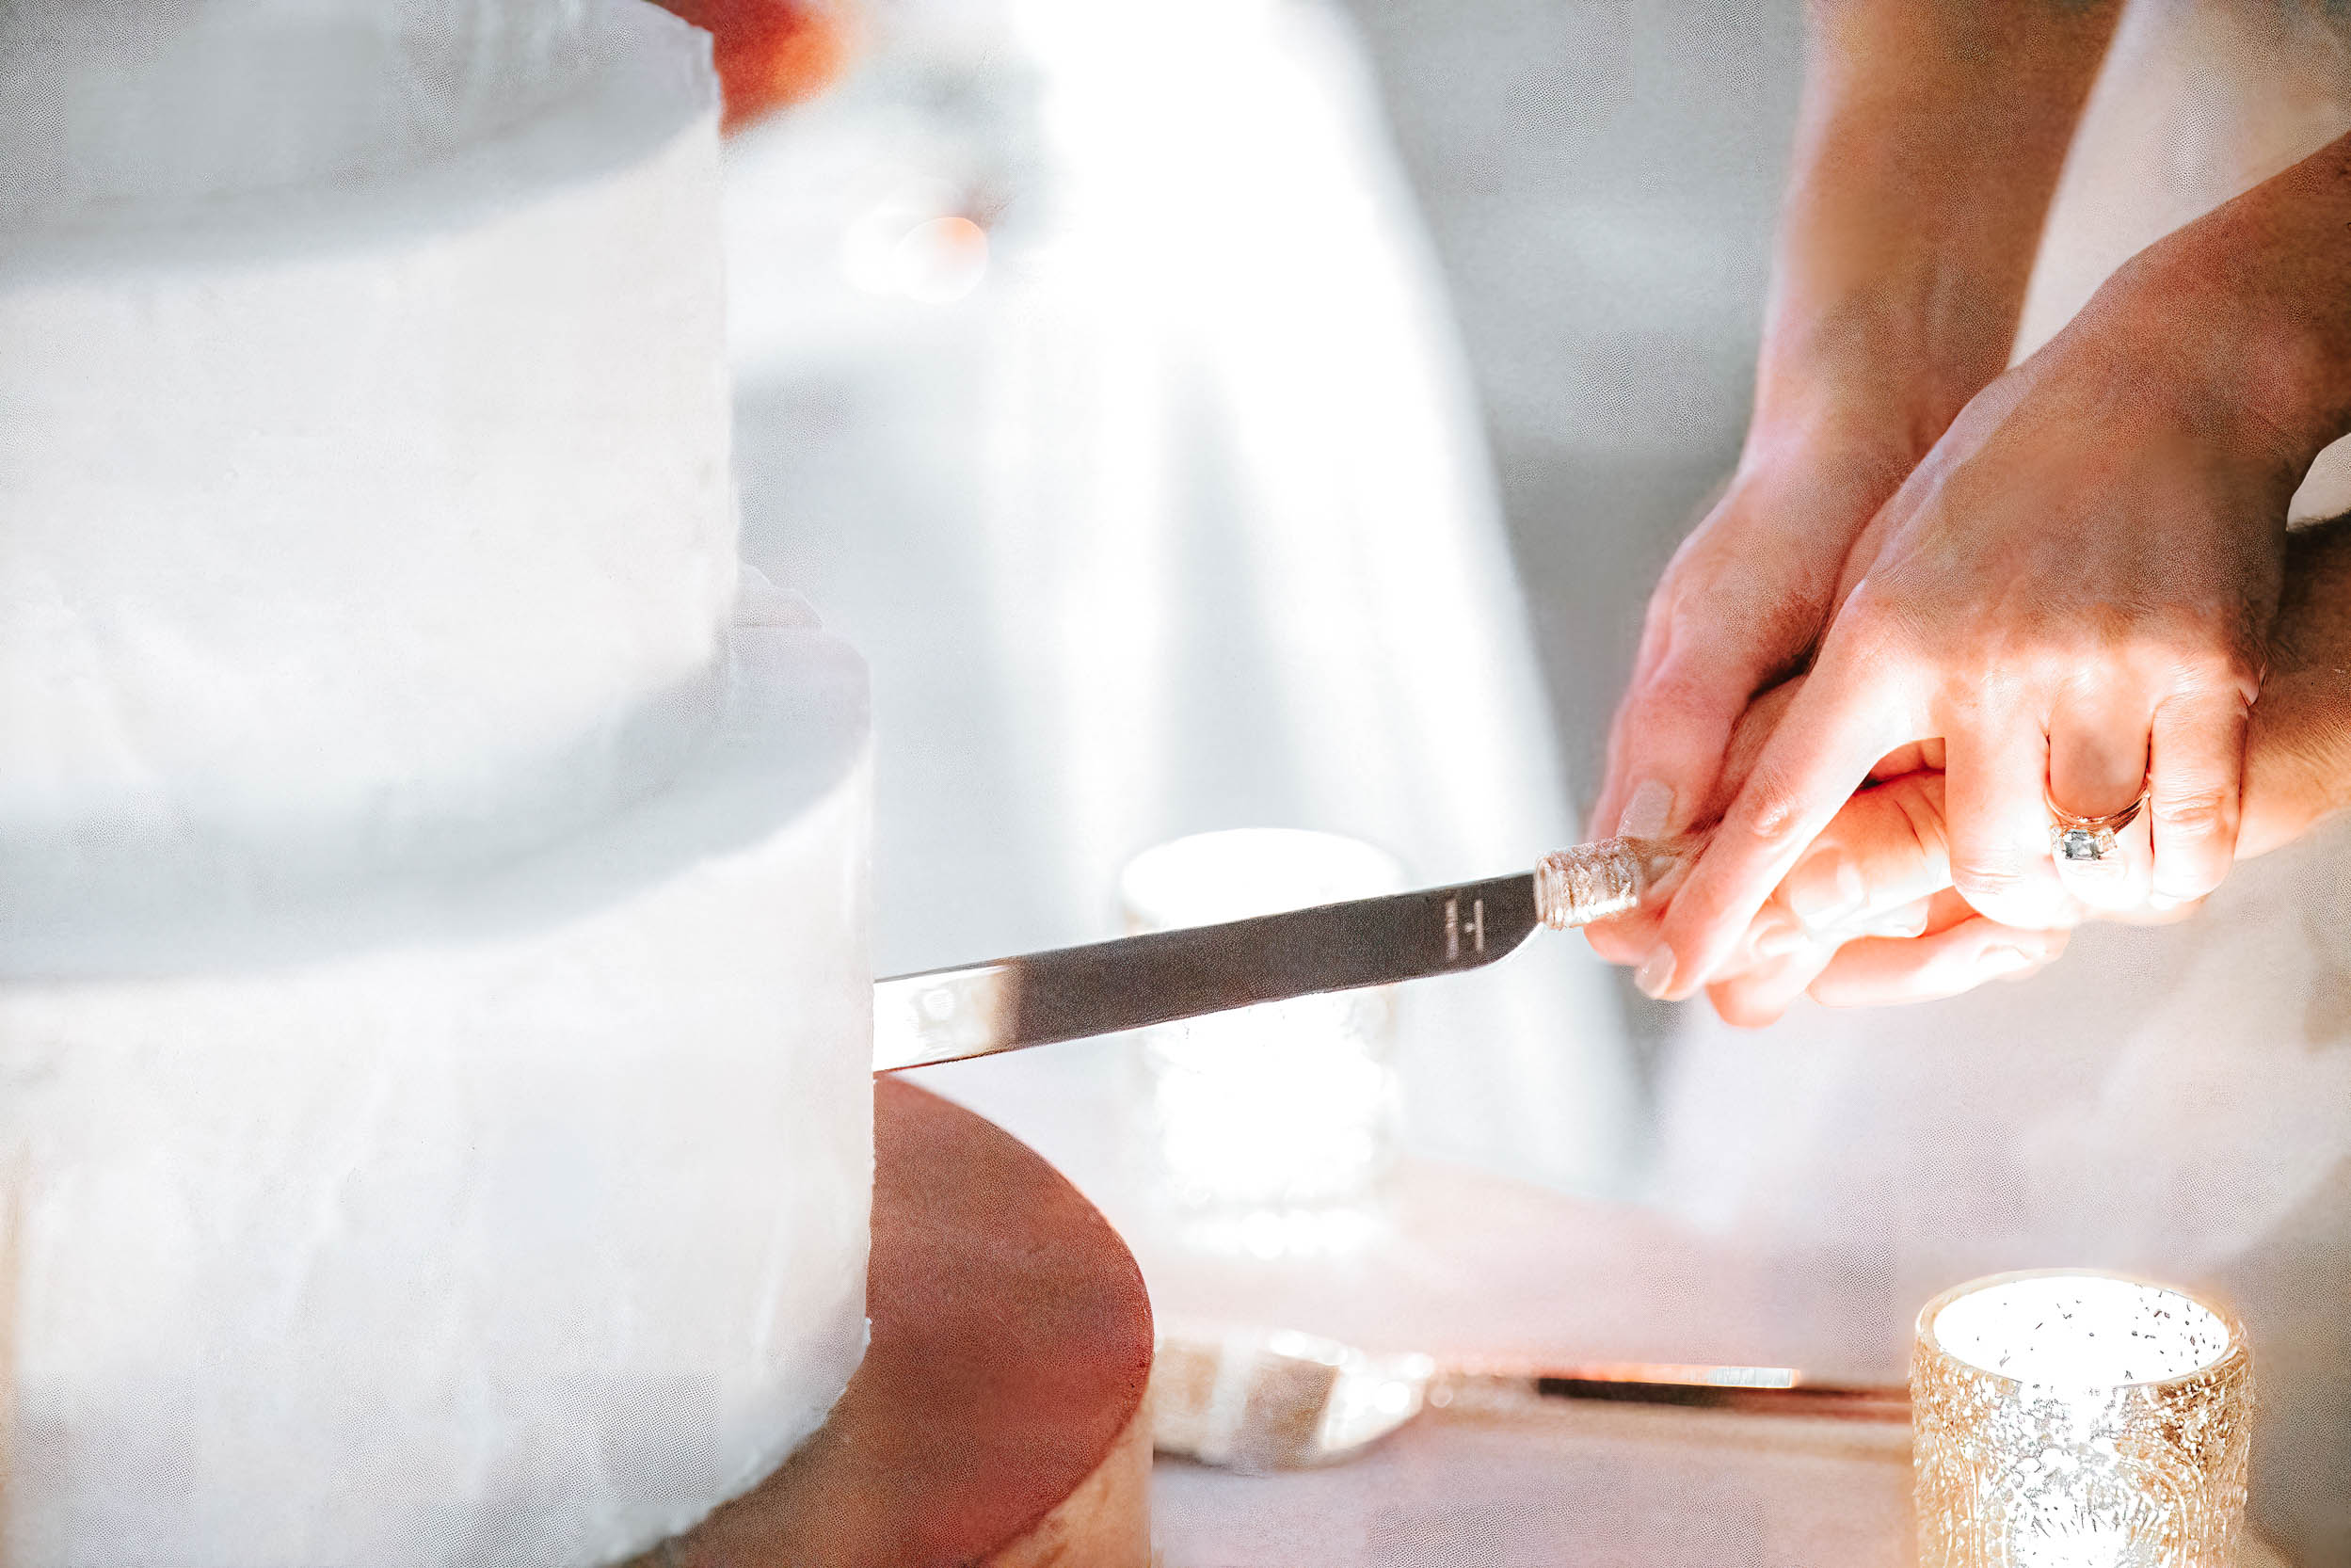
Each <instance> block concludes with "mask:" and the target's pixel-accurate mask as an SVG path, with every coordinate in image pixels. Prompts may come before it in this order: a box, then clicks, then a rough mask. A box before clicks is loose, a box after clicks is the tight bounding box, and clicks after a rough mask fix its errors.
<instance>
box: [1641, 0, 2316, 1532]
mask: <svg viewBox="0 0 2351 1568" xmlns="http://www.w3.org/2000/svg"><path fill="white" fill-rule="evenodd" d="M2346 129H2351V10H2346V9H2345V8H2341V7H2324V8H2322V7H2318V6H2315V5H2313V6H2309V7H2305V6H2302V5H2297V4H2292V3H2287V4H2279V3H2277V0H2242V3H2239V4H2233V5H2232V4H2228V3H2225V0H2204V3H2201V4H2199V3H2194V0H2153V3H2148V0H2140V3H2139V4H2137V5H2135V7H2134V8H2132V9H2131V11H2130V12H2129V13H2127V14H2126V18H2125V21H2124V23H2123V26H2122V30H2121V32H2120V34H2119V37H2118V39H2117V40H2116V43H2115V47H2114V51H2113V54H2112V56H2110V59H2109V61H2108V65H2107V68H2106V71H2105V73H2104V75H2103V77H2102V79H2101V81H2100V84H2099V86H2098V88H2097V90H2096V92H2095V93H2094V95H2093V97H2092V100H2091V104H2090V106H2089V109H2088V111H2087V117H2086V120H2085V123H2084V126H2083V129H2082V133H2081V136H2080V137H2079V138H2078V140H2077V143H2076V146H2075V149H2074V152H2073V155H2072V158H2071V161H2070V163H2069V165H2068V168H2067V171H2066V174H2065V178H2064V181H2063V184H2062V187H2061V189H2060V193H2059V196H2058V199H2057V203H2056V207H2055V211H2054V212H2053V214H2052V217H2051V223H2050V228H2049V231H2048V233H2047V235H2046V237H2045V240H2044V244H2043V249H2042V254H2041V257H2040V260H2039V265H2038V268H2037V270H2036V273H2035V277H2034V281H2033V288H2032V294H2031V297H2030V302H2029V305H2028V307H2027V311H2026V319H2025V325H2024V330H2023V338H2022V341H2021V344H2020V353H2022V352H2025V351H2029V350H2030V349H2031V348H2032V347H2034V346H2037V345H2038V344H2039V343H2040V342H2042V341H2045V340H2046V339H2047V338H2048V337H2049V336H2050V335H2051V334H2052V333H2054V332H2055V330H2057V329H2058V328H2060V327H2061V326H2062V325H2063V324H2064V322H2065V321H2066V320H2067V319H2068V318H2069V317H2070V316H2071V314H2072V313H2073V312H2074V311H2075V310H2076V309H2077V308H2078V307H2079V306H2080V304H2081V303H2082V302H2083V301H2084V300H2085V299H2087V297H2088V296H2089V295H2090V294H2091V293H2092V292H2093V291H2094V290H2095V289H2096V287H2097V286H2098V284H2099V283H2100V282H2101V281H2103V280H2104V278H2105V277H2106V275H2107V274H2108V273H2109V272H2111V271H2112V270H2113V268H2114V267H2115V266H2116V265H2117V264H2119V263H2120V262H2121V261H2122V260H2123V259H2125V258H2126V257H2127V256H2129V255H2130V254H2131V253H2132V252H2134V251H2135V250H2136V249H2138V248H2140V247H2141V246H2143V245H2145V244H2146V243H2148V242H2149V241H2151V240H2152V239H2154V238H2156V237H2158V236H2159V235H2161V234H2163V233H2165V232H2168V231H2169V230H2171V229H2172V228H2174V227H2176V226H2178V225H2179V224H2181V223H2183V222H2185V221H2187V220H2188V219H2190V218H2193V217H2195V216H2198V215H2199V214H2200V213H2202V212H2204V211H2206V210H2208V209H2210V208H2211V207H2212V206H2214V205H2215V204H2217V203H2218V202H2219V201H2221V200H2226V199H2227V198H2228V197H2229V196H2231V195H2233V194H2234V193H2236V192H2237V191H2240V190H2242V189H2244V188H2246V187H2247V186H2248V185H2250V184H2255V183H2257V182H2259V181H2260V180H2262V179H2263V178H2265V177H2267V176H2268V175H2270V174H2272V173H2274V172H2276V171H2277V170H2279V169H2280V168H2284V167H2286V166H2287V165H2289V164H2291V163H2293V162H2295V161H2296V160H2297V159H2299V158H2301V157H2303V156H2305V155H2307V154H2308V153H2309V152H2312V151H2314V150H2315V149H2316V148H2318V147H2319V146H2322V145H2324V144H2325V143H2326V142H2327V141H2329V140H2331V139H2332V138H2333V137H2335V136H2340V135H2342V134H2343V132H2344V131H2345V130H2346ZM2328 308H2330V309H2336V310H2341V309H2343V308H2345V304H2344V302H2342V301H2335V302H2330V304H2329V306H2328ZM2344 456H2346V454H2345V451H2344V449H2343V447H2341V446H2338V447H2336V448H2333V449H2330V451H2329V452H2328V454H2327V457H2326V458H2325V459H2324V460H2323V461H2322V465H2321V471H2320V472H2316V473H2314V474H2313V476H2312V479H2311V483H2310V484H2309V485H2307V486H2306V487H2305V488H2304V491H2303V493H2302V495H2301V496H2300V497H2298V498H2297V501H2296V506H2295V511H2296V514H2297V515H2298V516H2303V517H2309V516H2317V515H2331V514H2333V513H2336V512H2340V511H2342V510H2343V509H2345V508H2346V507H2351V488H2346V487H2345V486H2344V484H2343V475H2344V469H2345V465H2344V463H2343V458H2344ZM1689 1013H1690V1016H1689V1019H1688V1024H1687V1030H1686V1032H1685V1033H1684V1034H1683V1035H1682V1037H1681V1038H1679V1039H1678V1040H1677V1041H1676V1042H1675V1043H1674V1046H1673V1048H1672V1050H1671V1055H1670V1058H1669V1061H1668V1064H1667V1067H1666V1072H1665V1078H1664V1082H1663V1085H1662V1096H1663V1104H1662V1107H1661V1113H1662V1116H1663V1153H1662V1157H1661V1164H1660V1169H1659V1171H1658V1173H1657V1178H1658V1184H1659V1192H1660V1194H1661V1196H1662V1197H1663V1199H1664V1201H1666V1202H1668V1203H1669V1204H1671V1206H1672V1207H1674V1208H1676V1209H1678V1210H1679V1211H1681V1212H1682V1213H1684V1214H1686V1215H1688V1216H1691V1217H1693V1218H1695V1219H1697V1220H1699V1221H1700V1222H1701V1223H1703V1224H1707V1225H1708V1226H1710V1227H1712V1228H1714V1229H1716V1230H1718V1231H1719V1232H1720V1233H1722V1234H1724V1235H1725V1236H1728V1237H1733V1238H1735V1239H1736V1240H1737V1241H1738V1242H1739V1244H1742V1245H1745V1246H1750V1247H1752V1248H1753V1249H1754V1250H1756V1251H1757V1252H1759V1253H1769V1254H1773V1255H1776V1256H1777V1257H1778V1258H1779V1259H1780V1260H1781V1266H1782V1268H1783V1272H1784V1278H1785V1281H1786V1299H1787V1301H1788V1302H1789V1303H1790V1304H1791V1309H1790V1310H1789V1311H1788V1312H1787V1313H1786V1315H1785V1321H1786V1323H1787V1330H1788V1342H1789V1348H1788V1352H1787V1353H1788V1354H1789V1355H1790V1356H1791V1357H1795V1358H1800V1359H1805V1360H1811V1361H1847V1362H1850V1361H1854V1360H1858V1361H1859V1363H1860V1366H1859V1368H1857V1369H1859V1370H1863V1371H1869V1372H1875V1373H1877V1374H1879V1375H1888V1374H1895V1373H1898V1371H1899V1368H1900V1366H1901V1361H1902V1357H1903V1355H1904V1353H1905V1352H1906V1350H1907V1344H1908V1327H1909V1320H1910V1317H1911V1314H1912V1313H1913V1312H1915V1310H1916V1309H1917V1306H1918V1305H1919V1304H1921V1303H1923V1302H1924V1301H1926V1300H1927V1297H1928V1296H1930V1295H1932V1294H1933V1293H1935V1292H1936V1291H1938V1290H1940V1289H1942V1288H1943V1287H1945V1286H1947V1285H1950V1284H1953V1283H1955V1282H1957V1281H1959V1280H1960V1279H1964V1278H1967V1277H1969V1276H1971V1275H1975V1274H1979V1273H1985V1272H1993V1271H1997V1270H2005V1269H2014V1268H2030V1267H2040V1266H2055V1265H2095V1266H2105V1267H2112V1268H2119V1269H2124V1270H2130V1271H2136V1272H2146V1273H2151V1274H2154V1275H2157V1276H2161V1277H2165V1278H2169V1279H2174V1280H2178V1281H2181V1282H2183V1283H2191V1284H2196V1285H2200V1286H2203V1287H2206V1288H2214V1289H2216V1290H2218V1291H2220V1292H2221V1293H2223V1294H2224V1295H2226V1296H2227V1297H2229V1298H2231V1299H2232V1300H2233V1301H2235V1302H2236V1303H2237V1304H2239V1305H2240V1306H2241V1307H2242V1308H2243V1309H2244V1311H2245V1312H2246V1315H2247V1319H2248V1320H2249V1322H2250V1324H2251V1328H2252V1332H2253V1336H2254V1344H2255V1352H2256V1357H2257V1376H2258V1379H2259V1383H2260V1387H2261V1394H2260V1398H2261V1405H2262V1412H2263V1425H2262V1429H2261V1433H2260V1436H2259V1438H2258V1441H2257V1444H2256V1451H2255V1456H2254V1463H2255V1467H2256V1480H2255V1488H2254V1500H2253V1505H2252V1506H2253V1513H2254V1516H2255V1518H2256V1519H2258V1520H2261V1521H2263V1524H2264V1526H2265V1528H2267V1529H2268V1530H2269V1532H2270V1533H2271V1535H2272V1536H2273V1538H2274V1539H2276V1540H2277V1541H2278V1542H2279V1544H2281V1545H2282V1546H2284V1547H2286V1548H2287V1550H2288V1552H2289V1555H2291V1556H2292V1557H2293V1558H2294V1560H2295V1561H2297V1562H2298V1563H2302V1564H2306V1565H2308V1568H2322V1565H2332V1564H2341V1563H2351V823H2338V824H2334V825H2332V826H2331V827H2329V828H2327V829H2326V830H2323V831H2322V832H2320V833H2318V834H2316V835H2313V836H2312V837H2311V838H2310V839H2309V840H2305V841H2303V842H2301V843H2298V844H2295V845H2294V846H2292V847H2290V848H2288V849H2285V850H2281V851H2279V852H2278V853H2276V854H2274V855H2271V856H2267V857H2266V858H2264V859H2262V860H2259V861H2255V862H2252V863H2250V864H2247V865H2246V866H2244V867H2241V868H2239V869H2238V870H2237V871H2236V872H2234V873H2233V874H2232V876H2231V878H2230V880H2229V882H2228V883H2227V885H2226V886H2225V887H2224V888H2222V889H2221V891H2220V892H2219V894H2218V895H2217V896H2216V897H2215V898H2214V899H2213V900H2211V902H2210V904H2209V905H2208V906H2207V907H2206V908H2204V909H2203V910H2202V911H2201V912H2199V914H2198V915H2197V916H2196V918H2195V919H2193V920H2189V921H2187V922H2185V923H2183V924H2181V925H2178V926H2172V927H2163V928H2145V929H2139V928H2124V927H2112V926H2106V927H2094V928H2091V929H2087V930H2085V931H2083V932H2081V933H2080V934H2079V935H2078V936H2076V937H2075V939H2074V941H2073V943H2072V946H2071V950H2070V951H2069V952H2067V954H2066V956H2065V957H2064V959H2063V960H2061V961H2060V962H2059V963H2057V964H2055V965H2054V966H2052V967H2051V968H2049V969H2047V970H2046V971H2044V972H2043V973H2041V974H2039V976H2036V977H2034V978H2033V979H2031V980H2029V981H2026V982H2023V983H2022V984H1993V985H1990V986H1987V987H1985V988H1983V989H1982V990H1979V991H1977V992H1975V993H1974V994H1972V995H1970V996H1966V997H1960V998H1957V999H1954V1000H1950V1001H1947V1002H1942V1003H1936V1004H1932V1005H1927V1006H1921V1007H1913V1008H1905V1009H1898V1010H1882V1011H1870V1012H1862V1013H1842V1014H1832V1013H1828V1012H1824V1011H1821V1010H1818V1009H1815V1008H1812V1007H1811V1006H1810V1005H1809V1004H1805V1005H1804V1006H1803V1007H1802V1008H1801V1009H1800V1010H1799V1012H1797V1013H1794V1014H1792V1015H1791V1016H1789V1017H1788V1018H1787V1019H1785V1020H1784V1021H1783V1023H1782V1024H1781V1025H1780V1026H1778V1027H1777V1028H1775V1029H1772V1030H1770V1031H1768V1032H1765V1033H1763V1034H1761V1035H1755V1034H1751V1033H1746V1032H1738V1031H1734V1030H1730V1029H1727V1028H1725V1027H1724V1026H1722V1025H1721V1024H1719V1022H1717V1021H1715V1020H1714V1019H1713V1018H1712V1017H1711V1016H1710V1015H1709V1016H1703V1017H1701V1016H1699V1015H1700V1014H1702V1013H1703V1008H1692V1009H1690V1010H1689Z"/></svg>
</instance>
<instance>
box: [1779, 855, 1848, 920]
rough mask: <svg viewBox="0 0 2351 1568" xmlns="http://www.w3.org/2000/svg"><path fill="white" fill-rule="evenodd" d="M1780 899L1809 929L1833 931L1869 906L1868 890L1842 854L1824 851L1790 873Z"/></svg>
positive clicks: (1805, 860) (1805, 859) (1810, 857)
mask: <svg viewBox="0 0 2351 1568" xmlns="http://www.w3.org/2000/svg"><path fill="white" fill-rule="evenodd" d="M1780 899H1781V902H1782V903H1783V904H1786V905H1787V906H1788V913H1790V914H1792V915H1794V916H1795V917H1796V918H1797V919H1798V920H1801V921H1803V922H1804V925H1805V928H1806V929H1808V930H1811V931H1815V932H1823V931H1834V930H1836V929H1838V928H1839V927H1841V926H1843V925H1845V924H1847V922H1849V921H1851V920H1854V919H1856V918H1857V917H1859V916H1860V914H1861V913H1862V911H1863V910H1864V909H1866V908H1867V907H1868V906H1869V888H1868V887H1867V886H1866V885H1864V884H1863V881H1862V872H1861V868H1860V867H1859V866H1856V865H1854V864H1853V862H1852V859H1851V858H1850V857H1849V856H1847V855H1846V854H1845V852H1844V851H1843V850H1837V849H1824V850H1822V851H1821V852H1820V853H1819V854H1817V855H1812V856H1806V857H1805V858H1804V859H1803V860H1801V861H1799V862H1798V863H1797V865H1796V867H1795V869H1794V870H1792V871H1790V872H1788V875H1787V881H1786V883H1785V884H1784V885H1783V887H1782V888H1781V890H1780Z"/></svg>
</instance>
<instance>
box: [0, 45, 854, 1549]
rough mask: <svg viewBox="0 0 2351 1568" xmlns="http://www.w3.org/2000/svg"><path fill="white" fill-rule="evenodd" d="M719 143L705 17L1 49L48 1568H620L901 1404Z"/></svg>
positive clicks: (4, 850)
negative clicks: (837, 1407)
mask: <svg viewBox="0 0 2351 1568" xmlns="http://www.w3.org/2000/svg"><path fill="white" fill-rule="evenodd" d="M716 109H717V97H716V88H715V83H714V80H713V78H712V72H711V70H710V63H709V55H708V46H707V40H703V39H702V38H701V37H700V35H698V34H696V33H694V32H693V31H691V30H690V29H688V28H686V27H684V26H683V25H682V24H679V23H678V22H676V21H675V20H674V19H672V18H670V17H668V16H666V15H665V14H664V13H662V12H660V11H658V10H656V9H654V8H651V7H650V6H648V5H644V4H641V3H640V0H0V1291H5V1292H6V1293H5V1294H0V1324H5V1325H6V1330H7V1332H6V1334H5V1336H0V1424H5V1427H6V1431H5V1433H4V1434H0V1435H4V1437H5V1442H4V1443H0V1448H4V1450H5V1457H6V1460H7V1464H8V1471H7V1474H6V1476H5V1479H4V1480H0V1560H4V1561H7V1562H8V1563H9V1564H11V1565H13V1568H125V1565H128V1564H134V1563H136V1564H153V1565H157V1568H229V1565H234V1568H323V1565H327V1564H333V1565H335V1568H377V1565H381V1568H392V1565H399V1568H423V1565H437V1564H448V1565H452V1568H456V1565H459V1564H467V1565H479V1564H491V1563H523V1562H527V1563H531V1564H534V1565H547V1568H587V1565H590V1564H597V1563H603V1562H609V1561H612V1560H616V1559H618V1558H622V1557H625V1556H627V1555H629V1554H631V1553H633V1552H635V1551H638V1550H641V1549H643V1548H644V1547H646V1546H648V1545H649V1544H652V1543H653V1542H655V1541H657V1540H659V1539H661V1538H662V1537H664V1536H665V1535H668V1534H671V1533H673V1532H675V1531H678V1530H680V1529H682V1528H686V1527H688V1526H690V1525H691V1524H692V1523H693V1522H694V1521H695V1520H696V1519H697V1518H699V1517H700V1516H701V1515H703V1514H704V1513H706V1512H708V1511H709V1510H710V1509H711V1508H712V1506H714V1505H715V1504H716V1503H718V1502H719V1501H721V1500H723V1499H724V1498H725V1497H727V1496H731V1495H734V1494H736V1493H738V1492H740V1491H742V1490H743V1489H744V1488H745V1487H747V1486H749V1485H751V1484H752V1483H753V1482H755V1481H756V1480H759V1479H760V1477H761V1476H763V1475H764V1474H766V1473H767V1472H768V1471H769V1470H771V1469H772V1468H773V1467H774V1466H775V1465H776V1464H777V1463H778V1462H780V1460H781V1459H782V1458H783V1456H784V1455H785V1454H786V1453H788V1452H789V1451H790V1449H791V1448H792V1446H793V1445H794V1444H796V1443H797V1442H798V1441H799V1440H800V1439H801V1438H802V1437H804V1436H806V1435H807V1434H808V1432H810V1431H811V1430H813V1429H814V1427H815V1426H816V1425H817V1423H818V1422H819V1421H821V1420H822V1418H823V1416H824V1413H825V1411H826V1410H827V1409H828V1408H829V1407H830V1405H831V1403H832V1401H833V1400H835V1399H836V1398H837V1397H838V1396H839V1395H840V1390H841V1389H842V1387H843V1386H844V1385H845V1384H846V1383H847V1381H848V1378H849V1375H850V1372H851V1370H852V1369H853V1368H855V1366H856V1361H857V1358H858V1356H859V1354H860V1353H861V1351H862V1347H863V1344H864V1336H865V1323H864V1263H865V1255H866V1243H867V1212H868V1208H869V1203H870V1193H871V1184H872V1128H871V1107H872V1088H871V1079H870V1076H869V1075H870V1067H871V1054H872V1043H871V1006H872V967H871V961H870V959H869V957H868V952H867V925H868V916H867V909H866V904H867V897H868V894H867V888H868V886H869V872H868V864H867V863H868V848H867V840H868V835H869V816H870V797H871V778H870V768H871V764H870V760H869V726H868V721H867V712H866V705H867V697H866V685H865V676H864V669H863V666H862V665H861V664H859V662H858V661H857V659H856V655H855V654H854V653H852V652H851V651H850V650H849V649H848V648H846V647H845V646H844V645H842V644H840V642H839V641H837V640H836V639H833V638H831V637H829V636H827V635H826V634H824V632H823V631H822V630H821V628H819V627H818V625H817V624H816V621H815V617H814V616H812V615H811V614H810V613H809V612H808V609H807V607H806V606H805V605H803V604H801V603H799V602H798V601H797V600H792V598H791V597H790V596H788V595H784V594H781V593H778V592H777V591H776V590H775V589H773V588H772V587H770V586H769V585H767V584H765V583H764V582H762V581H760V580H758V579H757V578H756V576H755V575H748V574H746V575H745V576H744V577H743V578H742V579H741V580H740V583H739V580H738V574H737V568H736V565H735V558H734V521H733V512H732V500H731V492H730V488H729V483H728V395H727V384H726V371H725V359H724V343H723V333H722V322H721V296H720V294H721V291H720V276H719V260H718V254H719V246H718V236H717V163H716ZM739 587H740V589H741V592H740V599H739V600H738V588H739ZM730 622H731V624H730Z"/></svg>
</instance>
